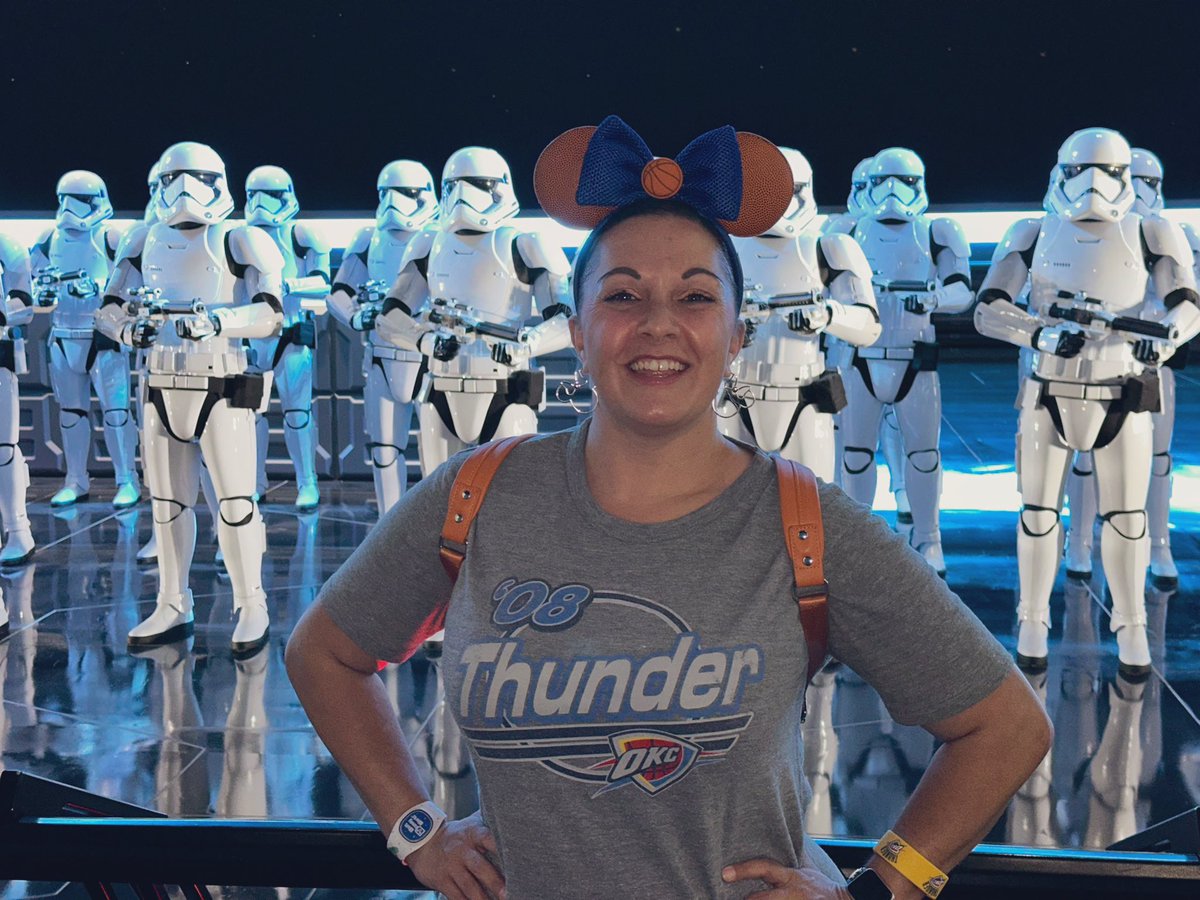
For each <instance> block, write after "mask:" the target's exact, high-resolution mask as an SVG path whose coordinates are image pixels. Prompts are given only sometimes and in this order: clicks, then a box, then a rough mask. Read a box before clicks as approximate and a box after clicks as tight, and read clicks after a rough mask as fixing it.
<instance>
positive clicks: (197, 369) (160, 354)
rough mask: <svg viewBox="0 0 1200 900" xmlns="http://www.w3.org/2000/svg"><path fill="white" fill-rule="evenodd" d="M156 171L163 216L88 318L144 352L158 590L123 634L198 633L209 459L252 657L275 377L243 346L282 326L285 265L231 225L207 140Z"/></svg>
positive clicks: (257, 641) (138, 637) (130, 251)
mask: <svg viewBox="0 0 1200 900" xmlns="http://www.w3.org/2000/svg"><path fill="white" fill-rule="evenodd" d="M159 172H160V179H159V181H160V188H159V194H158V198H157V204H156V208H157V210H158V221H157V222H156V223H154V224H153V225H150V226H149V228H146V229H135V230H134V231H133V233H131V235H130V236H129V237H128V238H126V240H125V241H123V242H122V244H121V248H120V250H119V251H118V254H117V265H116V268H115V270H114V273H113V276H112V278H111V279H110V281H109V284H108V287H107V289H106V291H105V298H104V304H103V306H102V307H101V309H100V311H99V312H98V313H97V315H96V321H97V324H98V327H100V328H101V330H103V331H104V332H105V333H106V334H108V336H109V337H111V338H113V339H114V340H119V341H120V342H121V343H123V344H125V345H127V346H132V347H140V348H145V349H147V350H148V351H149V352H148V354H147V360H146V371H147V377H146V402H145V406H144V408H143V410H142V415H143V445H144V453H145V458H146V477H147V481H148V483H149V486H150V491H151V496H152V499H153V512H154V532H155V538H156V541H157V547H158V563H159V589H158V596H157V598H156V601H155V609H154V612H153V613H152V614H151V615H150V616H149V617H148V618H146V619H145V620H144V621H143V622H141V623H140V624H139V625H137V626H136V627H134V628H133V629H132V630H131V631H130V632H129V644H130V646H131V647H139V646H141V647H144V646H147V645H154V644H160V643H167V642H171V641H178V640H181V639H183V638H185V637H186V636H188V635H190V634H191V633H192V631H193V621H194V615H193V611H192V594H191V591H190V590H189V589H188V586H187V580H188V571H189V569H190V567H191V562H192V554H193V552H194V550H195V543H196V514H195V511H194V510H193V505H194V504H195V501H196V494H197V488H198V485H199V479H200V463H201V457H203V459H204V463H205V465H206V466H207V468H208V471H209V473H210V475H211V476H212V480H213V484H214V486H215V488H216V492H217V502H218V514H219V520H220V521H219V523H218V531H217V535H218V541H219V543H220V546H221V549H222V551H223V552H224V556H225V565H226V568H227V569H228V572H229V576H230V580H231V581H232V583H233V606H234V611H235V614H236V615H237V624H236V625H235V626H234V630H233V638H232V644H233V651H234V653H235V654H239V655H249V654H252V653H254V652H255V651H256V650H257V649H258V648H259V647H261V646H262V645H263V644H264V643H265V642H266V639H267V630H268V625H269V616H268V613H267V602H266V593H265V592H264V590H263V587H262V556H263V551H264V549H265V546H266V534H265V529H264V527H263V522H262V518H261V516H260V515H259V511H258V503H257V500H256V499H255V495H254V487H255V484H254V483H255V472H254V463H255V458H256V453H255V416H256V413H259V412H261V411H262V410H263V408H264V406H265V401H266V398H267V397H268V396H269V391H270V383H269V382H270V373H269V372H267V373H262V374H258V373H252V372H248V359H247V352H246V347H245V341H246V339H254V338H266V337H270V336H271V335H273V334H275V333H277V332H278V330H279V327H280V324H281V322H282V318H283V317H282V307H281V304H280V299H279V298H280V296H281V294H282V291H283V285H282V274H283V265H284V263H283V258H282V256H281V255H280V253H279V250H278V248H277V247H276V246H275V243H274V242H273V241H272V240H271V239H270V237H269V236H268V235H267V234H265V233H264V232H263V231H262V230H261V229H258V228H254V227H251V226H234V225H231V224H230V223H228V222H226V221H225V220H226V219H227V218H228V216H229V215H230V213H231V212H233V206H234V202H233V195H232V193H231V192H230V190H229V185H228V183H227V181H226V176H225V164H224V163H223V162H222V160H221V158H220V156H218V155H217V153H216V152H215V151H214V150H213V149H212V148H211V147H208V146H206V145H204V144H198V143H194V142H190V141H188V142H183V143H179V144H175V145H173V146H171V147H169V148H168V149H167V150H166V152H165V153H164V154H163V156H162V157H161V159H160V160H159Z"/></svg>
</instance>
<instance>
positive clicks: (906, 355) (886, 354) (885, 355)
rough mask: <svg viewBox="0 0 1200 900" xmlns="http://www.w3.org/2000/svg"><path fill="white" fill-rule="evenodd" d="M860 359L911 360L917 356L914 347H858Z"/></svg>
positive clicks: (857, 354) (856, 353)
mask: <svg viewBox="0 0 1200 900" xmlns="http://www.w3.org/2000/svg"><path fill="white" fill-rule="evenodd" d="M854 353H855V355H856V356H858V358H859V359H902V360H904V361H906V362H907V361H908V360H911V359H912V358H913V357H914V356H915V355H916V354H915V353H914V351H913V348H912V347H856V348H855V350H854Z"/></svg>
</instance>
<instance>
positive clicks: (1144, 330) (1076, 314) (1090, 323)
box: [1046, 291, 1179, 341]
mask: <svg viewBox="0 0 1200 900" xmlns="http://www.w3.org/2000/svg"><path fill="white" fill-rule="evenodd" d="M1058 297H1059V299H1060V300H1068V301H1070V302H1069V303H1052V304H1050V308H1049V309H1048V310H1046V315H1047V316H1049V317H1050V318H1051V319H1061V320H1063V321H1064V322H1074V323H1075V324H1076V325H1079V326H1080V327H1082V328H1083V331H1084V333H1085V334H1087V335H1088V336H1089V337H1102V336H1103V335H1104V334H1105V333H1106V332H1109V331H1115V332H1118V333H1120V334H1135V335H1137V336H1138V337H1148V338H1155V339H1157V340H1160V341H1173V340H1175V339H1176V337H1178V334H1179V331H1178V329H1176V328H1172V327H1171V326H1170V325H1164V324H1163V323H1162V322H1149V321H1147V320H1145V319H1138V318H1135V317H1133V316H1116V315H1113V314H1112V313H1110V312H1106V311H1105V310H1104V308H1103V305H1102V301H1100V300H1098V299H1097V298H1095V297H1089V296H1088V295H1087V293H1086V292H1084V291H1077V292H1075V293H1072V292H1070V291H1059V292H1058Z"/></svg>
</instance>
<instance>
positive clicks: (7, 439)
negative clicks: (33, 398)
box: [0, 234, 34, 620]
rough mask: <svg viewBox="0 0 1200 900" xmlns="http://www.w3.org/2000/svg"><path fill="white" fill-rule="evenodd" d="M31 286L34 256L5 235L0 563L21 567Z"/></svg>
mask: <svg viewBox="0 0 1200 900" xmlns="http://www.w3.org/2000/svg"><path fill="white" fill-rule="evenodd" d="M31 289H32V284H31V281H30V275H29V254H28V253H27V252H26V251H25V248H24V247H22V246H21V245H20V244H19V243H17V242H16V241H14V240H13V239H12V238H10V237H8V236H7V235H4V234H0V304H2V305H0V524H2V525H3V528H4V549H3V550H0V566H18V565H21V564H22V563H24V562H26V561H27V560H28V559H29V557H30V556H32V555H33V548H34V544H33V534H32V533H31V532H30V530H29V517H28V516H27V515H26V513H25V491H26V489H27V488H28V487H29V466H28V465H27V464H26V462H25V457H24V456H23V455H22V453H21V445H20V425H21V405H20V394H19V392H18V385H17V376H18V375H23V374H25V372H27V371H28V369H27V368H26V365H25V341H24V339H23V338H22V337H21V329H22V327H23V326H25V325H28V324H29V323H30V322H31V321H32V320H33V297H32V296H31V294H30V291H31ZM0 605H2V603H0ZM6 620H7V617H6Z"/></svg>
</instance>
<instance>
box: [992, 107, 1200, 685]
mask: <svg viewBox="0 0 1200 900" xmlns="http://www.w3.org/2000/svg"><path fill="white" fill-rule="evenodd" d="M1058 159H1059V176H1058V181H1057V183H1056V184H1055V186H1054V188H1053V189H1052V190H1051V192H1050V196H1049V200H1050V205H1051V208H1052V209H1053V210H1054V212H1053V213H1051V214H1049V215H1047V216H1045V217H1044V218H1042V219H1027V220H1024V221H1021V222H1018V223H1016V224H1014V225H1013V226H1012V228H1010V229H1009V232H1008V234H1007V235H1006V236H1005V238H1004V240H1003V241H1002V243H1001V245H1000V247H998V248H997V250H996V255H995V262H994V263H993V265H992V268H991V270H990V271H989V272H988V275H987V278H986V279H985V281H984V286H983V289H981V291H980V300H981V302H980V304H979V306H978V307H977V308H976V310H975V324H976V327H978V329H979V330H980V332H982V333H983V334H986V335H988V336H990V337H996V338H999V339H1001V340H1006V341H1008V342H1009V343H1013V344H1016V345H1017V346H1027V347H1032V348H1033V349H1034V350H1035V351H1036V352H1035V356H1034V361H1033V374H1032V376H1031V377H1030V378H1029V379H1028V380H1027V381H1026V383H1025V385H1024V388H1023V393H1024V395H1023V396H1022V398H1021V416H1020V447H1019V452H1018V479H1019V483H1020V487H1021V502H1022V508H1021V515H1020V523H1019V527H1018V531H1017V561H1018V566H1019V569H1020V582H1021V600H1020V604H1019V605H1018V607H1017V618H1018V620H1019V622H1020V633H1019V637H1018V644H1017V654H1018V657H1017V658H1018V662H1020V663H1021V664H1023V665H1024V666H1026V667H1027V668H1034V669H1036V668H1040V667H1044V666H1045V662H1046V656H1047V653H1048V646H1047V635H1048V632H1049V628H1050V591H1051V588H1052V586H1053V583H1054V576H1055V573H1056V571H1057V569H1058V561H1059V538H1060V533H1061V524H1060V521H1059V520H1060V514H1061V510H1062V491H1063V479H1064V476H1065V475H1066V470H1067V466H1068V464H1069V463H1070V460H1071V457H1072V454H1073V453H1074V452H1075V451H1080V450H1083V451H1087V450H1091V451H1092V452H1093V458H1094V465H1095V469H1096V480H1097V486H1098V490H1099V508H1100V516H1101V521H1102V522H1103V523H1104V524H1103V529H1102V537H1101V548H1100V554H1101V560H1102V562H1103V565H1104V571H1105V576H1106V578H1107V581H1108V587H1109V590H1110V592H1111V594H1112V599H1113V609H1112V620H1111V628H1112V630H1113V631H1114V632H1116V635H1117V649H1118V656H1119V659H1120V663H1121V668H1122V671H1123V672H1124V673H1125V674H1126V675H1131V676H1138V675H1142V674H1145V673H1146V672H1148V671H1149V666H1150V653H1149V648H1148V645H1147V639H1146V611H1145V600H1144V596H1145V595H1144V590H1145V585H1144V581H1145V572H1146V566H1147V563H1148V556H1149V540H1148V538H1147V529H1146V512H1145V502H1146V492H1147V488H1148V482H1149V478H1150V463H1151V456H1152V452H1153V450H1152V447H1153V444H1152V434H1151V419H1150V413H1151V411H1153V410H1156V409H1157V408H1158V406H1159V386H1158V379H1157V377H1156V373H1155V369H1154V365H1155V363H1154V362H1152V361H1153V360H1156V359H1163V358H1166V357H1167V356H1169V355H1170V353H1171V352H1172V350H1173V348H1174V347H1175V346H1177V344H1178V342H1180V341H1182V340H1186V339H1187V338H1189V337H1191V336H1192V335H1193V334H1194V333H1195V332H1196V330H1197V328H1200V308H1197V306H1196V300H1197V294H1196V289H1195V279H1194V276H1193V273H1192V268H1191V266H1192V259H1191V253H1190V251H1189V249H1188V246H1187V241H1186V239H1185V237H1184V236H1183V234H1182V232H1181V231H1180V230H1179V229H1178V228H1177V227H1175V226H1173V225H1171V224H1169V223H1168V222H1167V221H1166V220H1164V219H1161V218H1147V219H1143V218H1142V217H1141V216H1138V215H1136V214H1133V213H1131V210H1132V207H1133V202H1134V191H1133V187H1132V185H1131V183H1130V176H1129V166H1130V163H1131V152H1130V148H1129V145H1128V144H1127V143H1126V142H1125V140H1124V138H1122V137H1121V136H1120V135H1119V134H1117V133H1116V132H1115V131H1110V130H1108V129H1099V128H1090V129H1085V130H1083V131H1079V132H1076V133H1075V134H1073V135H1072V136H1071V137H1070V138H1068V139H1067V141H1066V142H1065V143H1064V144H1063V146H1062V148H1060V150H1059V155H1058ZM1147 277H1149V278H1150V279H1151V284H1152V286H1153V289H1154V291H1155V293H1156V294H1157V296H1159V297H1162V298H1164V301H1163V302H1164V304H1165V306H1166V308H1167V310H1168V312H1166V314H1165V315H1164V316H1163V318H1162V320H1161V322H1159V323H1154V324H1153V325H1152V324H1151V323H1141V324H1140V325H1139V324H1138V322H1137V320H1136V319H1133V316H1134V315H1135V313H1136V311H1137V308H1138V307H1139V306H1140V305H1141V304H1142V302H1143V300H1144V298H1145V293H1146V286H1147ZM1026 278H1029V279H1030V298H1029V310H1028V311H1024V310H1022V309H1020V308H1019V307H1018V306H1017V305H1016V304H1014V303H1013V300H1012V298H1013V297H1015V296H1017V295H1018V294H1019V292H1020V291H1021V288H1022V287H1023V285H1024V283H1025V280H1026ZM1131 321H1132V324H1131ZM1155 328H1158V329H1159V331H1160V333H1161V334H1162V335H1163V336H1162V337H1158V338H1156V337H1154V336H1153V335H1151V334H1148V333H1147V332H1148V330H1149V331H1153V330H1154V329H1155Z"/></svg>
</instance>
